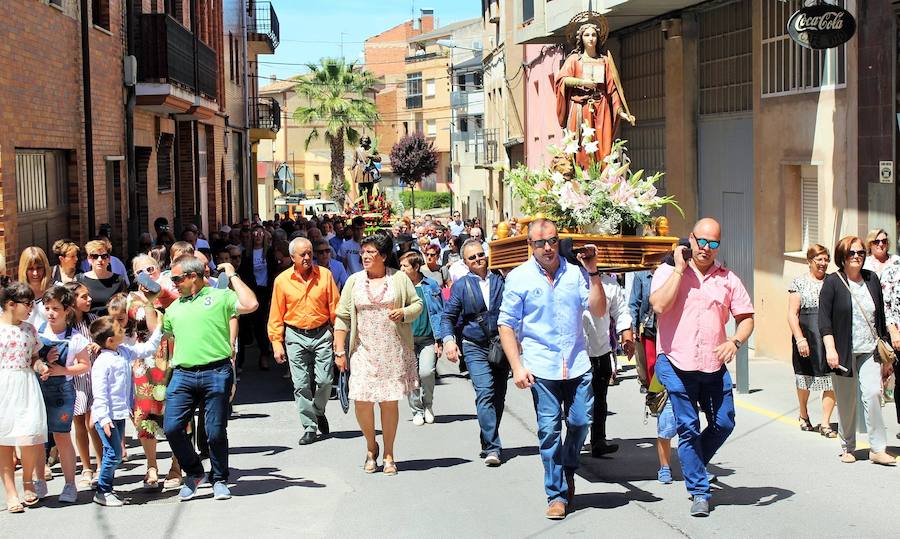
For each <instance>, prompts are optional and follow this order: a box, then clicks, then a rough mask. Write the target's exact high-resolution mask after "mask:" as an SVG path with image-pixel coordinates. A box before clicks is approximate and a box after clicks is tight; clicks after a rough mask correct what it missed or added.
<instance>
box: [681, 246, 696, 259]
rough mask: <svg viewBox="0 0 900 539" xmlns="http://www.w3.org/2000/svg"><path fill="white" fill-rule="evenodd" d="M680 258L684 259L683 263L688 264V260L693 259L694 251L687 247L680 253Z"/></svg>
mask: <svg viewBox="0 0 900 539" xmlns="http://www.w3.org/2000/svg"><path fill="white" fill-rule="evenodd" d="M681 256H682V257H683V258H684V261H685V262H688V261H690V259H692V258H694V251H692V250H691V249H690V247H689V248H687V249H685V250H684V251H681Z"/></svg>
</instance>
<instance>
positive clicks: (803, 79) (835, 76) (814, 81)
mask: <svg viewBox="0 0 900 539" xmlns="http://www.w3.org/2000/svg"><path fill="white" fill-rule="evenodd" d="M826 1H827V2H828V3H829V4H834V5H836V6H839V7H842V8H845V7H846V6H845V3H846V1H845V0H826ZM761 6H762V95H763V97H772V96H778V95H788V94H798V93H803V92H810V91H816V90H818V89H820V88H837V87H843V86H845V85H846V84H847V45H846V44H843V45H841V46H839V47H837V48H834V49H825V50H811V49H807V48H805V47H801V46H800V45H798V44H797V43H795V42H794V41H793V40H792V39H791V37H790V35H788V32H787V23H788V19H790V18H791V15H792V14H793V13H794V12H795V11H797V10H798V9H800V8H801V7H803V0H763V1H762V2H761Z"/></svg>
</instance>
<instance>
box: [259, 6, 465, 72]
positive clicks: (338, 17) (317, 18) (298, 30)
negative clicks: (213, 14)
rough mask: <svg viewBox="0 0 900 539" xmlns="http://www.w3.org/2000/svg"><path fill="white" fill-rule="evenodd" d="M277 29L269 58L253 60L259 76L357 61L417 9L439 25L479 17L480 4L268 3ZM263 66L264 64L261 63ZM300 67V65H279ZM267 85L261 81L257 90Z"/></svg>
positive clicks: (416, 11)
mask: <svg viewBox="0 0 900 539" xmlns="http://www.w3.org/2000/svg"><path fill="white" fill-rule="evenodd" d="M271 1H272V4H273V5H274V6H275V11H276V12H277V13H278V22H279V23H280V26H281V44H280V45H279V46H278V48H277V49H276V50H275V54H274V55H265V56H260V57H259V61H260V62H259V74H260V76H261V77H263V78H265V79H268V78H269V76H270V75H275V76H276V77H277V78H287V77H290V76H291V75H296V74H298V73H301V72H303V71H305V68H304V67H303V66H302V64H306V63H309V62H313V63H316V62H318V60H319V59H320V58H322V57H326V56H340V55H341V44H340V41H341V37H342V36H341V33H343V39H344V57H345V58H347V59H348V60H359V61H360V62H361V61H362V56H361V55H362V48H363V43H362V42H363V41H365V39H366V38H367V37H371V36H374V35H375V34H378V33H380V32H383V31H384V30H387V29H388V28H391V27H393V26H396V25H398V24H400V23H402V22H403V21H407V20H409V19H410V18H411V14H412V10H413V9H414V10H415V13H416V16H417V17H418V14H419V10H420V9H434V15H435V17H437V19H438V21H437V23H438V24H439V25H441V26H443V25H447V24H450V23H453V22H456V21H461V20H464V19H470V18H473V17H479V16H481V2H480V0H271ZM267 62H269V63H267ZM279 64H301V65H279ZM266 83H267V81H265V80H261V81H260V86H263V85H264V84H266Z"/></svg>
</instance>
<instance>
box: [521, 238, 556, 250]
mask: <svg viewBox="0 0 900 539" xmlns="http://www.w3.org/2000/svg"><path fill="white" fill-rule="evenodd" d="M528 241H530V242H531V245H533V246H534V248H535V249H543V248H544V246H545V245H549V246H550V247H553V246H554V245H556V244H557V243H559V237H557V236H553V237H552V238H547V239H545V240H528Z"/></svg>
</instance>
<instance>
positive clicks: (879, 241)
mask: <svg viewBox="0 0 900 539" xmlns="http://www.w3.org/2000/svg"><path fill="white" fill-rule="evenodd" d="M887 244H888V239H887V238H884V239H883V240H872V245H887Z"/></svg>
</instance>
